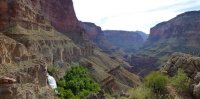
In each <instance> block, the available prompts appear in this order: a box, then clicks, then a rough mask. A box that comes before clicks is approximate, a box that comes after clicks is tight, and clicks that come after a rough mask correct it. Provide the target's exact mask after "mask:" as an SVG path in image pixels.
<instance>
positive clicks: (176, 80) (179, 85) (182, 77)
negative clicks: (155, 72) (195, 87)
mask: <svg viewBox="0 0 200 99" xmlns="http://www.w3.org/2000/svg"><path fill="white" fill-rule="evenodd" d="M171 84H172V85H173V86H174V87H176V89H177V90H178V92H185V91H188V90H189V85H190V79H189V78H188V77H187V75H186V74H185V73H184V71H183V70H182V69H179V70H178V72H177V74H176V75H175V76H174V77H172V78H171Z"/></svg>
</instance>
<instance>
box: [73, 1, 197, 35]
mask: <svg viewBox="0 0 200 99" xmlns="http://www.w3.org/2000/svg"><path fill="white" fill-rule="evenodd" d="M73 2H74V8H75V12H76V15H77V17H78V19H79V20H81V21H84V22H93V23H95V24H96V25H98V26H101V27H102V29H103V30H107V29H109V30H128V31H135V30H140V31H144V32H146V33H149V30H150V28H151V27H153V26H155V25H156V24H158V23H160V22H163V21H167V20H169V19H171V18H173V17H175V16H176V15H178V14H180V13H183V12H186V11H193V10H200V0H73Z"/></svg>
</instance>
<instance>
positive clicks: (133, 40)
mask: <svg viewBox="0 0 200 99" xmlns="http://www.w3.org/2000/svg"><path fill="white" fill-rule="evenodd" d="M103 33H104V36H105V38H106V40H108V41H109V42H110V43H111V44H112V45H114V46H116V47H117V48H119V49H122V50H123V51H124V52H133V51H134V50H138V49H139V47H141V45H142V44H143V43H144V42H145V39H143V37H142V36H141V35H140V33H141V32H140V33H139V32H138V31H136V32H129V31H116V30H105V31H103Z"/></svg>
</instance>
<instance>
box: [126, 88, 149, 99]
mask: <svg viewBox="0 0 200 99" xmlns="http://www.w3.org/2000/svg"><path fill="white" fill-rule="evenodd" d="M128 93H129V94H130V96H129V99H152V96H153V93H152V91H151V89H149V88H147V87H145V86H138V87H136V88H134V89H131V90H130V91H129V92H128Z"/></svg>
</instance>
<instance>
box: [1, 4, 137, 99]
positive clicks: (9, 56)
mask: <svg viewBox="0 0 200 99" xmlns="http://www.w3.org/2000/svg"><path fill="white" fill-rule="evenodd" d="M0 5H1V6H0V32H1V33H0V65H1V66H0V71H1V72H0V73H1V76H2V77H4V76H5V77H10V78H13V79H16V83H15V84H11V85H9V86H10V87H5V85H4V84H0V87H2V88H5V93H7V94H8V95H7V96H6V95H4V94H3V93H0V95H1V97H11V98H12V97H17V98H20V99H35V98H42V99H46V98H56V97H57V96H55V95H54V93H53V90H51V89H50V88H49V87H48V85H47V81H46V79H47V76H46V74H47V67H48V66H49V65H52V64H54V65H56V66H57V68H58V74H59V75H58V78H60V77H62V76H63V75H64V72H65V70H66V69H67V68H68V67H69V64H71V63H74V62H77V63H81V64H83V65H84V66H86V67H87V68H89V70H91V72H92V73H93V78H95V79H96V80H97V81H98V82H99V83H100V84H101V85H102V86H105V87H102V88H103V89H106V88H108V89H109V91H106V92H116V91H120V90H126V89H127V88H129V87H133V86H136V85H138V84H139V83H140V79H139V77H138V76H137V75H134V74H131V73H129V72H128V71H127V70H125V69H123V67H124V65H125V63H124V62H121V61H119V60H116V59H112V58H111V57H110V56H109V55H107V54H105V53H103V52H101V51H99V49H98V48H96V47H95V46H94V44H92V43H91V41H89V40H88V39H90V38H87V35H86V33H85V31H86V30H85V28H83V27H82V26H81V23H80V22H79V21H78V19H77V18H76V15H75V12H74V9H73V3H72V0H59V1H56V0H51V1H48V0H1V1H0ZM88 33H89V34H92V29H91V30H90V28H89V29H88ZM88 37H91V39H92V38H93V36H88ZM88 66H89V67H88ZM117 66H122V68H120V69H117V71H118V72H119V73H120V74H121V77H126V76H128V75H129V76H130V77H128V78H127V79H128V80H130V81H129V82H127V79H124V80H123V79H119V78H118V76H115V75H114V74H112V73H108V72H107V71H108V70H112V69H114V68H116V67H117ZM117 71H116V72H117ZM104 77H105V78H106V77H112V78H113V80H111V81H109V82H108V83H107V84H104V83H103V82H102V80H103V79H105V78H104ZM58 78H57V79H58ZM107 85H111V86H109V87H107ZM122 86H126V87H122ZM6 88H7V89H6ZM1 92H4V91H1Z"/></svg>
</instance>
